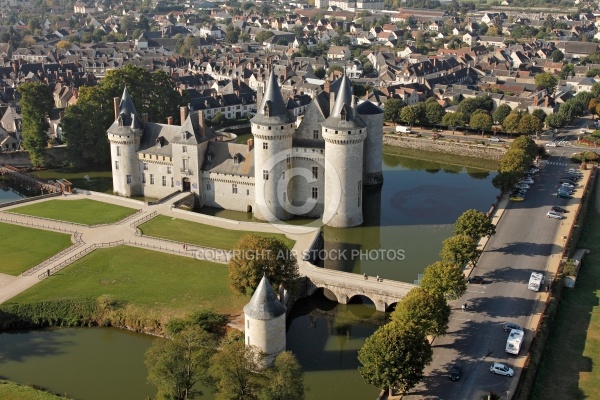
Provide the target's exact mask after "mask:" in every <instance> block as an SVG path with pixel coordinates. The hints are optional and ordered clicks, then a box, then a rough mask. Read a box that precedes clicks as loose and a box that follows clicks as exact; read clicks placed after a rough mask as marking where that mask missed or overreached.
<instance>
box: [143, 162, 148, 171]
mask: <svg viewBox="0 0 600 400" xmlns="http://www.w3.org/2000/svg"><path fill="white" fill-rule="evenodd" d="M144 171H148V163H146V162H145V163H144Z"/></svg>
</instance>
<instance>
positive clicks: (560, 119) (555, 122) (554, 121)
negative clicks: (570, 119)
mask: <svg viewBox="0 0 600 400" xmlns="http://www.w3.org/2000/svg"><path fill="white" fill-rule="evenodd" d="M566 123H567V121H566V120H565V116H564V115H563V114H561V113H554V114H550V115H548V117H546V125H548V127H549V128H552V129H557V128H562V127H563V126H565V124H566Z"/></svg>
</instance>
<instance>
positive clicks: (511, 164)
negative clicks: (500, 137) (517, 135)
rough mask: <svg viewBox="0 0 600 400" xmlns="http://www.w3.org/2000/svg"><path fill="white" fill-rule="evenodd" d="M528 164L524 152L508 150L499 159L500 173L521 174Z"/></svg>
mask: <svg viewBox="0 0 600 400" xmlns="http://www.w3.org/2000/svg"><path fill="white" fill-rule="evenodd" d="M530 163H531V160H528V158H527V156H526V153H525V150H522V149H509V150H508V151H507V152H506V153H504V155H503V156H502V158H501V159H500V171H501V172H513V173H516V174H523V173H524V172H525V170H526V169H527V166H529V164H530Z"/></svg>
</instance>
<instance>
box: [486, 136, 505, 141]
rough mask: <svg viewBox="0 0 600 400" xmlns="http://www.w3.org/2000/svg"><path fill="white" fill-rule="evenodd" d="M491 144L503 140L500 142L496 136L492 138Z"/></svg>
mask: <svg viewBox="0 0 600 400" xmlns="http://www.w3.org/2000/svg"><path fill="white" fill-rule="evenodd" d="M489 140H490V142H501V141H502V140H500V138H497V137H496V136H492V137H491V138H490V139H489Z"/></svg>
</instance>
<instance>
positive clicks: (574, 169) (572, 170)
mask: <svg viewBox="0 0 600 400" xmlns="http://www.w3.org/2000/svg"><path fill="white" fill-rule="evenodd" d="M569 172H571V173H573V174H577V175H583V172H581V171H580V170H578V169H576V168H569Z"/></svg>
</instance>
